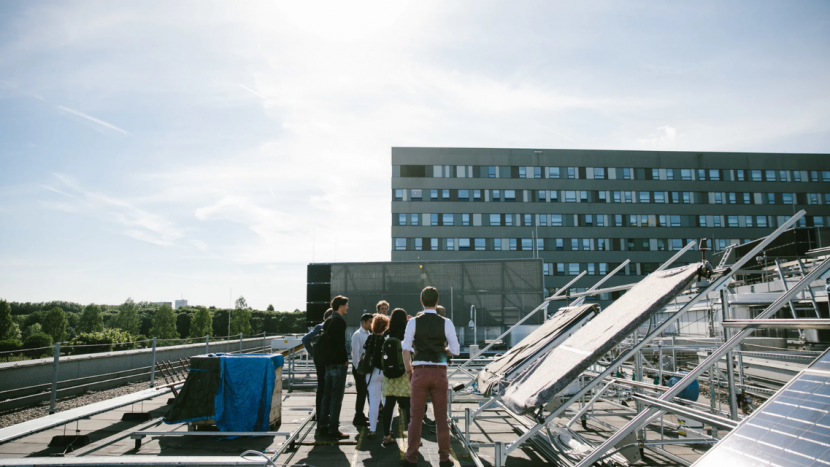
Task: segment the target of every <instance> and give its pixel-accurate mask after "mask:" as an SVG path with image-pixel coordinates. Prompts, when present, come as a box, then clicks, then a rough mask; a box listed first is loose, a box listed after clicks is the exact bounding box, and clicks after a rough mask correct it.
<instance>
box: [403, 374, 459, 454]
mask: <svg viewBox="0 0 830 467" xmlns="http://www.w3.org/2000/svg"><path fill="white" fill-rule="evenodd" d="M448 389H449V383H448V381H447V369H446V368H417V367H416V368H414V369H413V371H412V408H411V410H410V420H409V430H408V434H409V448H408V449H407V450H406V460H408V461H409V462H412V463H416V462H418V448H419V447H420V446H421V424H422V423H424V409H425V408H426V402H427V396H429V397H430V399H432V410H433V411H434V412H435V429H436V431H437V432H438V436H437V437H438V460H439V461H441V462H443V461H447V460H449V459H450V425H449V423H447V397H448V395H447V391H448Z"/></svg>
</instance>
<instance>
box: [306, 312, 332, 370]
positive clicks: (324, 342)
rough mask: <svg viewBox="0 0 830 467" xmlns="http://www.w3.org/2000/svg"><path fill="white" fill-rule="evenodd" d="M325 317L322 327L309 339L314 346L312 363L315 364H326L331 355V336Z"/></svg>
mask: <svg viewBox="0 0 830 467" xmlns="http://www.w3.org/2000/svg"><path fill="white" fill-rule="evenodd" d="M330 319H331V318H329V319H327V320H326V322H325V323H323V329H322V330H321V331H320V333H319V334H317V335H316V336H315V337H314V339H312V340H311V346H312V347H313V348H314V364H315V365H328V360H329V359H330V356H331V336H329V333H328V331H327V330H326V329H327V328H328V326H327V324H329V320H330Z"/></svg>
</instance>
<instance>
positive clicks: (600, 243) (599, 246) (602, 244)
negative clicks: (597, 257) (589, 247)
mask: <svg viewBox="0 0 830 467" xmlns="http://www.w3.org/2000/svg"><path fill="white" fill-rule="evenodd" d="M606 246H607V243H606V242H605V239H604V238H598V239H597V250H599V251H606V248H605V247H606Z"/></svg>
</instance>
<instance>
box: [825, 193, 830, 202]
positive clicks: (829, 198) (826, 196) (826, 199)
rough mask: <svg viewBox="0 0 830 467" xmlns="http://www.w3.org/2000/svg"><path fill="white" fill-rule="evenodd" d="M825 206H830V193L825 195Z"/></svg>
mask: <svg viewBox="0 0 830 467" xmlns="http://www.w3.org/2000/svg"><path fill="white" fill-rule="evenodd" d="M824 204H830V193H825V194H824Z"/></svg>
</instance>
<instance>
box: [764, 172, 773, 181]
mask: <svg viewBox="0 0 830 467" xmlns="http://www.w3.org/2000/svg"><path fill="white" fill-rule="evenodd" d="M766 176H767V181H768V182H774V181H775V171H774V170H767V171H766Z"/></svg>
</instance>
